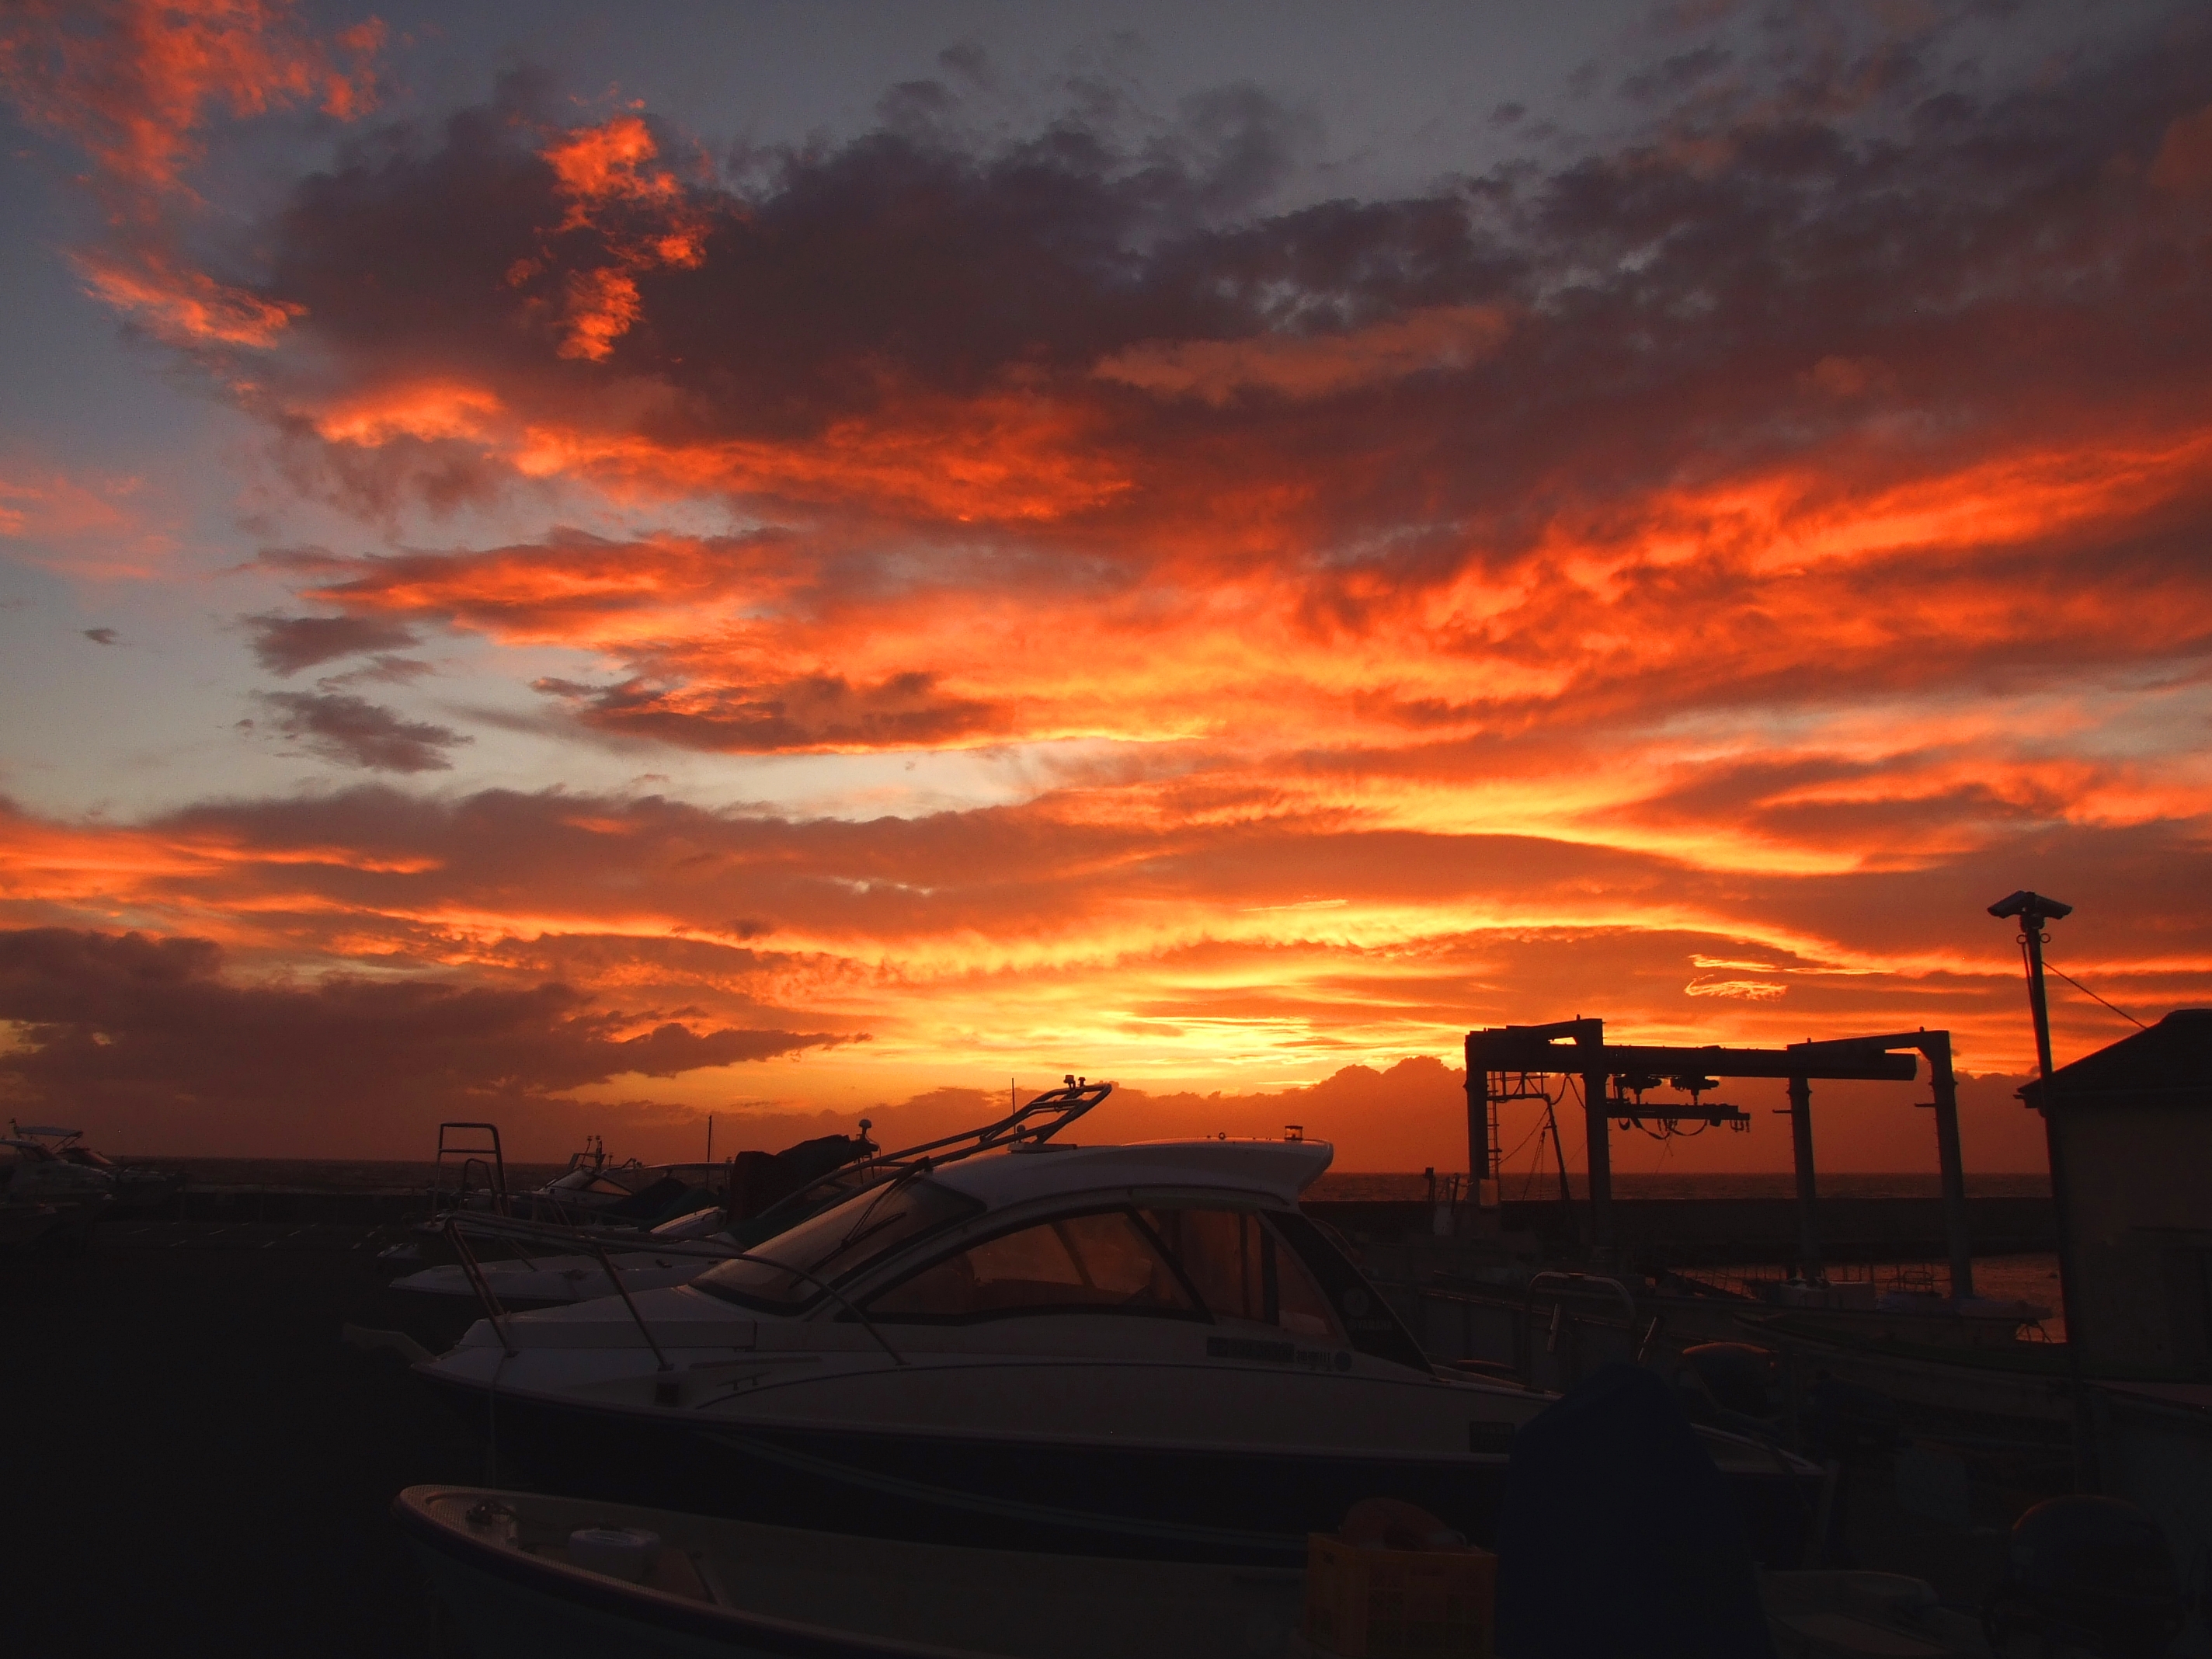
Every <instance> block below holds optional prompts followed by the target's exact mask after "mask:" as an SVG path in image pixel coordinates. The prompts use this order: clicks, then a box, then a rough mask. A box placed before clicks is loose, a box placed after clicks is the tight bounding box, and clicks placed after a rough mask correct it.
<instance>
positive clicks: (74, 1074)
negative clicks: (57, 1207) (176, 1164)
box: [0, 927, 839, 1121]
mask: <svg viewBox="0 0 2212 1659" xmlns="http://www.w3.org/2000/svg"><path fill="white" fill-rule="evenodd" d="M591 1004H592V998H591V997H590V996H588V995H586V994H584V993H583V992H580V991H578V990H575V989H574V988H572V987H569V986H568V985H564V984H558V983H549V984H538V985H532V986H530V987H526V988H519V989H509V988H503V987H488V986H482V985H469V984H463V983H457V982H454V981H426V980H414V979H405V980H395V979H381V980H376V979H366V978H357V977H349V976H343V975H340V976H333V977H331V978H327V979H324V980H322V981H319V982H317V983H314V984H311V985H307V986H296V985H273V986H272V985H260V986H256V985H243V984H240V983H237V982H235V981H233V980H231V979H229V978H228V977H227V976H226V975H225V973H224V963H223V957H222V951H221V950H220V948H219V947H218V946H217V945H215V943H214V942H212V941H211V940H208V939H191V938H168V939H155V938H149V937H147V936H146V935H143V934H140V933H124V934H112V933H87V932H77V931H74V930H70V929H64V928H54V927H46V928H31V929H25V930H21V931H17V932H12V933H0V1020H8V1021H11V1022H15V1023H16V1024H17V1025H18V1028H19V1030H20V1033H21V1036H20V1039H19V1042H18V1043H17V1044H16V1046H15V1048H12V1049H11V1050H10V1051H9V1052H8V1053H7V1054H4V1055H0V1079H7V1080H8V1081H9V1083H10V1084H11V1085H12V1091H13V1092H15V1094H16V1095H17V1096H18V1097H23V1096H26V1095H27V1096H28V1097H29V1098H30V1099H32V1100H35V1101H38V1102H41V1103H54V1104H56V1105H61V1104H66V1105H68V1106H69V1107H70V1108H71V1109H73V1110H76V1109H84V1110H94V1111H97V1110H104V1109H116V1108H118V1107H119V1106H137V1107H141V1108H143V1107H145V1106H149V1105H154V1104H161V1105H167V1106H172V1107H174V1108H178V1109H199V1110H205V1111H209V1112H212V1113H216V1114H219V1115H221V1116H222V1118H224V1119H225V1120H226V1121H234V1120H236V1119H238V1118H240V1117H246V1118H260V1119H264V1120H268V1121H281V1120H282V1119H283V1118H284V1117H287V1116H289V1117H294V1118H296V1119H303V1120H312V1119H314V1118H318V1117H323V1116H326V1115H335V1114H347V1113H361V1112H364V1111H368V1112H374V1113H376V1114H378V1115H381V1116H385V1117H390V1116H393V1115H410V1116H412V1115H419V1113H420V1109H422V1108H423V1107H425V1106H431V1105H439V1104H445V1105H449V1106H453V1105H459V1104H461V1103H466V1102H469V1101H471V1100H474V1101H478V1102H490V1101H492V1100H495V1099H498V1098H505V1099H507V1100H509V1101H513V1102H521V1103H528V1102H531V1101H533V1100H542V1099H544V1098H546V1097H551V1096H554V1095H556V1094H558V1093H559V1092H560V1091H565V1090H569V1089H574V1088H577V1087H580V1086H581V1085H587V1084H593V1083H604V1082H605V1081H607V1080H608V1079H611V1078H615V1077H618V1076H622V1075H624V1074H627V1073H642V1074H643V1075H645V1076H647V1077H654V1078H670V1077H675V1076H677V1075H678V1074H680V1073H685V1072H691V1071H696V1070H699V1069H701V1068H702V1067H706V1066H728V1065H732V1064H735V1063H737V1062H738V1061H743V1060H763V1059H767V1058H769V1057H770V1056H773V1055H777V1054H792V1053H795V1052H797V1051H799V1050H800V1049H803V1048H815V1047H819V1046H821V1045H823V1044H824V1043H829V1042H836V1041H838V1040H839V1039H836V1038H833V1037H830V1036H823V1035H820V1034H815V1035H805V1034H801V1033H797V1032H792V1031H780V1030H736V1029H731V1028H727V1027H723V1028H718V1029H709V1030H693V1029H692V1028H691V1027H690V1026H689V1025H686V1024H682V1023H679V1022H678V1021H676V1020H670V1019H660V1020H658V1022H657V1023H656V1017H655V1016H653V1015H650V1014H643V1015H633V1014H624V1013H621V1012H611V1011H606V1012H602V1011H599V1010H596V1009H594V1008H593V1007H592V1006H591ZM641 1026H642V1027H643V1028H644V1029H639V1028H640V1027H641Z"/></svg>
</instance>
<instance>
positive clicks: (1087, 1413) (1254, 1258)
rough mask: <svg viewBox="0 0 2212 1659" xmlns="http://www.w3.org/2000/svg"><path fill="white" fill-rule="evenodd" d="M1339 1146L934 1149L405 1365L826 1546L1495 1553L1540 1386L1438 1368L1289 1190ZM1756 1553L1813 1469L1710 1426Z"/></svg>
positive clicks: (1768, 1543) (1275, 1560)
mask: <svg viewBox="0 0 2212 1659" xmlns="http://www.w3.org/2000/svg"><path fill="white" fill-rule="evenodd" d="M1330 1156H1331V1152H1330V1148H1329V1147H1328V1146H1327V1145H1325V1144H1322V1143H1320V1142H1315V1141H1305V1140H1295V1139H1294V1140H1288V1141H1231V1140H1227V1139H1217V1140H1204V1141H1163V1142H1155V1143H1150V1144H1144V1145H1137V1146H1083V1147H1079V1146H1069V1145H1066V1144H1064V1143H1061V1142H1057V1141H1042V1142H1031V1141H1026V1140H1025V1141H1023V1142H1020V1143H1018V1144H1014V1145H1011V1146H1006V1147H1003V1148H998V1149H994V1150H992V1151H989V1152H981V1153H978V1154H975V1155H974V1156H971V1157H969V1158H963V1159H962V1160H961V1161H959V1162H957V1163H954V1164H950V1165H948V1166H946V1167H944V1168H941V1169H933V1168H931V1167H930V1166H929V1164H927V1160H922V1161H920V1162H918V1163H917V1164H915V1165H914V1166H913V1167H912V1168H910V1169H909V1170H907V1171H905V1172H903V1173H902V1174H901V1175H900V1176H897V1177H896V1178H895V1179H893V1180H891V1181H889V1182H883V1183H881V1184H878V1185H877V1186H874V1187H871V1188H864V1189H863V1190H861V1191H860V1192H857V1193H855V1194H853V1195H852V1196H850V1197H848V1198H847V1199H846V1200H843V1201H842V1203H840V1204H837V1205H835V1206H832V1207H830V1208H829V1209H826V1210H823V1211H821V1212H817V1213H816V1214H815V1215H813V1216H811V1217H810V1218H807V1219H805V1220H804V1221H802V1222H800V1223H799V1224H798V1225H795V1226H793V1227H792V1228H790V1229H789V1230H788V1231H785V1232H783V1233H781V1234H780V1235H778V1236H777V1237H775V1238H772V1239H770V1240H769V1241H767V1242H766V1243H763V1244H761V1245H759V1246H757V1248H755V1249H751V1250H749V1251H747V1252H746V1253H745V1254H744V1255H742V1256H740V1257H738V1258H736V1259H733V1260H731V1261H725V1262H722V1263H720V1265H717V1266H715V1267H711V1268H709V1269H708V1271H707V1272H705V1273H702V1274H701V1275H700V1276H699V1277H698V1278H697V1279H695V1280H694V1281H693V1282H692V1283H690V1284H689V1285H684V1286H681V1287H679V1288H677V1289H672V1290H661V1291H627V1290H625V1293H624V1294H623V1295H621V1296H617V1297H607V1298H602V1299H600V1300H597V1301H592V1302H586V1303H581V1304H576V1305H574V1306H569V1307H562V1308H552V1309H546V1310H540V1311H538V1312H535V1313H526V1314H513V1315H504V1316H487V1317H486V1318H484V1319H483V1320H480V1321H478V1322H477V1323H476V1325H474V1326H473V1327H472V1328H471V1329H470V1331H469V1333H468V1334H467V1335H466V1336H465V1337H464V1338H463V1340H461V1342H460V1343H459V1345H457V1346H455V1347H454V1348H453V1349H452V1350H451V1351H449V1352H447V1353H446V1354H444V1355H442V1356H441V1357H439V1358H435V1359H433V1360H429V1361H426V1362H424V1363H423V1364H421V1365H419V1366H418V1367H417V1370H418V1371H420V1373H421V1374H422V1375H423V1376H425V1377H426V1378H427V1379H428V1381H429V1382H430V1383H433V1384H435V1385H436V1386H437V1387H438V1388H440V1389H442V1390H444V1391H446V1392H447V1393H448V1394H449V1395H453V1396H454V1397H456V1399H457V1400H458V1401H461V1402H463V1403H465V1408H466V1410H467V1413H468V1414H469V1417H470V1419H471V1420H472V1421H475V1422H477V1423H486V1422H489V1423H490V1424H491V1425H492V1426H493V1431H494V1433H495V1437H496V1444H497V1450H498V1453H499V1455H501V1456H502V1457H509V1458H514V1459H519V1460H520V1461H521V1462H523V1463H524V1465H525V1466H526V1467H530V1468H536V1469H538V1470H542V1471H544V1473H545V1474H546V1476H547V1477H548V1479H549V1480H552V1481H557V1482H558V1483H559V1484H560V1485H561V1486H562V1487H563V1488H564V1489H565V1490H568V1491H572V1492H579V1493H580V1495H582V1496H586V1497H592V1498H607V1499H614V1500H627V1501H631V1502H637V1503H643V1504H653V1505H655V1506H658V1507H663V1508H670V1509H676V1510H688V1511H692V1512H696V1513H702V1514H706V1515H713V1516H728V1517H732V1518H768V1519H774V1520H775V1521H778V1522H783V1523H786V1524H792V1525H799V1526H818V1527H822V1528H826V1529H831V1530H841V1531H855V1530H857V1531H866V1532H869V1533H873V1534H890V1535H901V1534H903V1535H908V1536H919V1537H927V1538H932V1539H938V1540H957V1541H963V1542H969V1543H975V1544H979V1545H1011V1546H1013V1547H1023V1548H1031V1549H1046V1550H1054V1549H1060V1550H1069V1551H1076V1552H1083V1553H1109V1554H1127V1555H1148V1554H1149V1555H1164V1556H1176V1557H1184V1558H1191V1559H1216V1560H1242V1561H1247V1562H1254V1563H1271V1564H1281V1563H1286V1562H1292V1561H1295V1560H1297V1559H1302V1557H1303V1553H1304V1548H1305V1538H1306V1535H1307V1534H1309V1533H1310V1532H1314V1531H1320V1530H1326V1529H1327V1528H1330V1527H1333V1526H1334V1524H1335V1522H1336V1521H1337V1519H1338V1517H1339V1516H1341V1515H1343V1514H1344V1512H1345V1511H1346V1509H1347V1508H1349V1506H1350V1505H1351V1504H1353V1503H1356V1502H1358V1501H1359V1500H1361V1499H1363V1498H1372V1497H1390V1498H1401V1499H1404V1500H1406V1501H1407V1502H1411V1503H1413V1504H1419V1506H1421V1507H1422V1508H1424V1509H1425V1510H1429V1511H1431V1513H1433V1514H1435V1515H1437V1516H1442V1517H1443V1518H1444V1520H1445V1521H1446V1522H1448V1523H1449V1524H1450V1525H1451V1526H1453V1527H1455V1528H1457V1529H1458V1530H1460V1531H1461V1532H1462V1533H1464V1534H1467V1535H1468V1537H1470V1538H1473V1539H1474V1540H1476V1541H1478V1542H1480V1541H1485V1540H1486V1538H1487V1537H1488V1536H1489V1535H1490V1534H1491V1533H1492V1528H1493V1524H1494V1521H1495V1514H1496V1509H1497V1504H1498V1500H1499V1498H1500V1496H1501V1493H1502V1488H1503V1477H1504V1470H1505V1466H1506V1462H1507V1458H1508V1454H1509V1452H1510V1448H1511V1445H1512V1442H1513V1436H1514V1434H1515V1432H1516V1429H1517V1428H1518V1427H1519V1425H1521V1424H1522V1423H1523V1422H1525V1421H1526V1420H1528V1419H1529V1418H1531V1417H1533V1416H1534V1414H1535V1413H1537V1412H1539V1411H1540V1410H1541V1409H1542V1408H1543V1407H1544V1406H1545V1405H1546V1404H1547V1403H1548V1397H1547V1396H1546V1395H1541V1394H1539V1393H1536V1392H1534V1391H1533V1390H1530V1389H1523V1388H1521V1387H1518V1386H1516V1385H1511V1384H1507V1383H1496V1382H1490V1381H1485V1380H1479V1379H1474V1378H1470V1377H1468V1376H1462V1375H1461V1374H1459V1373H1457V1372H1448V1371H1444V1370H1440V1369H1438V1368H1437V1367H1434V1366H1432V1365H1431V1364H1430V1363H1429V1361H1428V1359H1427V1358H1426V1357H1425V1355H1424V1354H1423V1352H1422V1351H1421V1349H1420V1348H1419V1346H1418V1345H1417V1344H1416V1343H1415V1342H1414V1340H1413V1338H1412V1337H1411V1336H1410V1335H1409V1334H1407V1331H1406V1329H1405V1328H1404V1327H1403V1326H1402V1325H1401V1323H1400V1322H1399V1321H1398V1318H1397V1316H1395V1314H1394V1313H1393V1312H1392V1311H1391V1310H1390V1309H1389V1305H1388V1304H1386V1303H1385V1302H1384V1301H1383V1298H1382V1297H1381V1296H1380V1295H1379V1294H1378V1293H1377V1292H1376V1291H1375V1289H1374V1287H1373V1286H1372V1285H1369V1284H1368V1283H1367V1281H1366V1280H1365V1279H1364V1278H1363V1277H1362V1276H1361V1274H1360V1273H1359V1270H1358V1268H1357V1267H1355V1266H1354V1265H1353V1263H1352V1261H1351V1260H1350V1259H1349V1258H1348V1257H1347V1256H1346V1255H1345V1253H1344V1252H1343V1251H1342V1250H1341V1249H1339V1248H1338V1247H1337V1246H1336V1244H1335V1243H1333V1242H1332V1241H1331V1239H1330V1238H1329V1237H1328V1235H1327V1234H1326V1233H1325V1232H1324V1231H1323V1230H1322V1228H1321V1227H1319V1226H1318V1225H1316V1224H1315V1223H1314V1222H1313V1221H1312V1220H1311V1219H1310V1218H1308V1217H1306V1216H1304V1214H1302V1213H1301V1212H1299V1209H1298V1195H1299V1194H1300V1193H1301V1192H1303V1191H1304V1188H1306V1187H1307V1185H1308V1184H1309V1183H1310V1182H1312V1180H1313V1179H1314V1178H1315V1177H1316V1176H1318V1175H1319V1174H1320V1173H1321V1172H1322V1170H1324V1169H1325V1168H1327V1167H1328V1163H1329V1160H1330ZM1699 1432H1700V1435H1701V1437H1702V1440H1703V1443H1705V1445H1706V1447H1707V1449H1708V1450H1709V1451H1710V1452H1711V1455H1712V1456H1713V1458H1714V1460H1715V1462H1716V1463H1717V1465H1718V1467H1719V1468H1721V1470H1722V1472H1723V1474H1724V1475H1725V1476H1726V1477H1727V1478H1728V1479H1729V1481H1730V1484H1731V1485H1732V1486H1733V1487H1734V1489H1735V1492H1736V1493H1737V1495H1738V1498H1739V1499H1740V1501H1741V1506H1742V1508H1743V1510H1744V1514H1745V1520H1746V1525H1747V1530H1748V1532H1749V1533H1750V1534H1751V1535H1752V1537H1753V1541H1754V1547H1755V1548H1756V1549H1757V1551H1758V1553H1759V1556H1760V1558H1761V1559H1765V1560H1767V1561H1769V1562H1771V1563H1773V1564H1776V1565H1797V1564H1798V1562H1799V1560H1800V1559H1801V1558H1802V1552H1803V1549H1804V1547H1805V1541H1806V1539H1807V1537H1808V1533H1809V1530H1810V1527H1811V1522H1812V1519H1813V1515H1814V1508H1815V1504H1816V1501H1817V1486H1818V1471H1817V1470H1816V1469H1815V1468H1814V1467H1813V1466H1812V1465H1810V1464H1808V1463H1805V1462H1802V1460H1798V1459H1795V1458H1792V1457H1790V1456H1789V1455H1787V1454H1784V1453H1783V1452H1780V1451H1778V1450H1777V1449H1773V1448H1771V1447H1770V1446H1766V1445H1762V1444H1760V1443H1757V1442H1755V1441H1753V1440H1750V1439H1746V1438H1743V1437H1738V1436H1735V1435H1730V1434H1725V1433H1721V1432H1718V1431H1710V1430H1707V1431H1699Z"/></svg>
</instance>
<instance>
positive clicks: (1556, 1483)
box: [1497, 1364, 1774, 1659]
mask: <svg viewBox="0 0 2212 1659" xmlns="http://www.w3.org/2000/svg"><path fill="white" fill-rule="evenodd" d="M1497 1631H1498V1656H1499V1659H1598V1656H1601V1655H1602V1656H1627V1655H1634V1656H1636V1659H1773V1653H1774V1647H1773V1642H1772V1639H1771V1637H1770V1636H1769V1635H1768V1633H1767V1626H1766V1620H1765V1614H1764V1613H1762V1612H1761V1610H1760V1606H1759V1579H1758V1574H1757V1570H1756V1568H1755V1567H1754V1566H1753V1560H1752V1552H1751V1546H1750V1543H1749V1541H1748V1539H1747V1535H1746V1533H1745V1529H1744V1524H1743V1517H1742V1513H1741V1510H1740V1509H1739V1507H1738V1504H1737V1501H1736V1498H1735V1496H1734V1494H1732V1493H1731V1492H1729V1489H1728V1486H1727V1485H1726V1484H1725V1483H1724V1482H1723V1480H1722V1478H1721V1473H1720V1471H1719V1470H1718V1469H1717V1468H1715V1467H1714V1465H1713V1460H1712V1459H1711V1456H1710V1455H1707V1453H1706V1451H1705V1448H1704V1447H1703V1446H1701V1445H1699V1443H1698V1437H1697V1434H1696V1431H1694V1430H1692V1428H1691V1426H1690V1423H1689V1419H1686V1417H1684V1416H1683V1414H1682V1408H1681V1407H1680V1404H1679V1403H1677V1401H1675V1399H1674V1395H1673V1393H1672V1391H1671V1390H1670V1389H1668V1387H1667V1385H1666V1384H1665V1383H1662V1381H1660V1379H1659V1378H1658V1377H1657V1376H1654V1375H1653V1374H1652V1373H1651V1372H1650V1371H1648V1370H1643V1369H1641V1368H1639V1367H1638V1366H1634V1365H1621V1364H1614V1365H1607V1366H1606V1367H1604V1368H1603V1369H1601V1370H1598V1371H1596V1372H1595V1373H1593V1374H1592V1375H1591V1376H1588V1377H1586V1378H1584V1379H1583V1381H1582V1382H1581V1383H1577V1385H1576V1386H1575V1387H1574V1388H1573V1389H1571V1390H1570V1391H1569V1393H1568V1394H1567V1395H1566V1397H1565V1399H1563V1400H1561V1401H1559V1403H1558V1404H1557V1405H1555V1406H1553V1407H1549V1408H1548V1409H1547V1410H1546V1411H1544V1412H1543V1413H1541V1414H1540V1415H1539V1416H1537V1417H1535V1418H1534V1419H1531V1420H1530V1421H1529V1422H1528V1424H1527V1425H1524V1426H1523V1427H1522V1430H1521V1431H1520V1433H1519V1434H1517V1435H1516V1436H1515V1437H1514V1439H1513V1456H1512V1462H1511V1465H1510V1468H1509V1469H1508V1471H1507V1474H1506V1482H1505V1502H1504V1508H1503V1510H1501V1512H1500V1514H1499V1516H1498V1625H1497Z"/></svg>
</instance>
